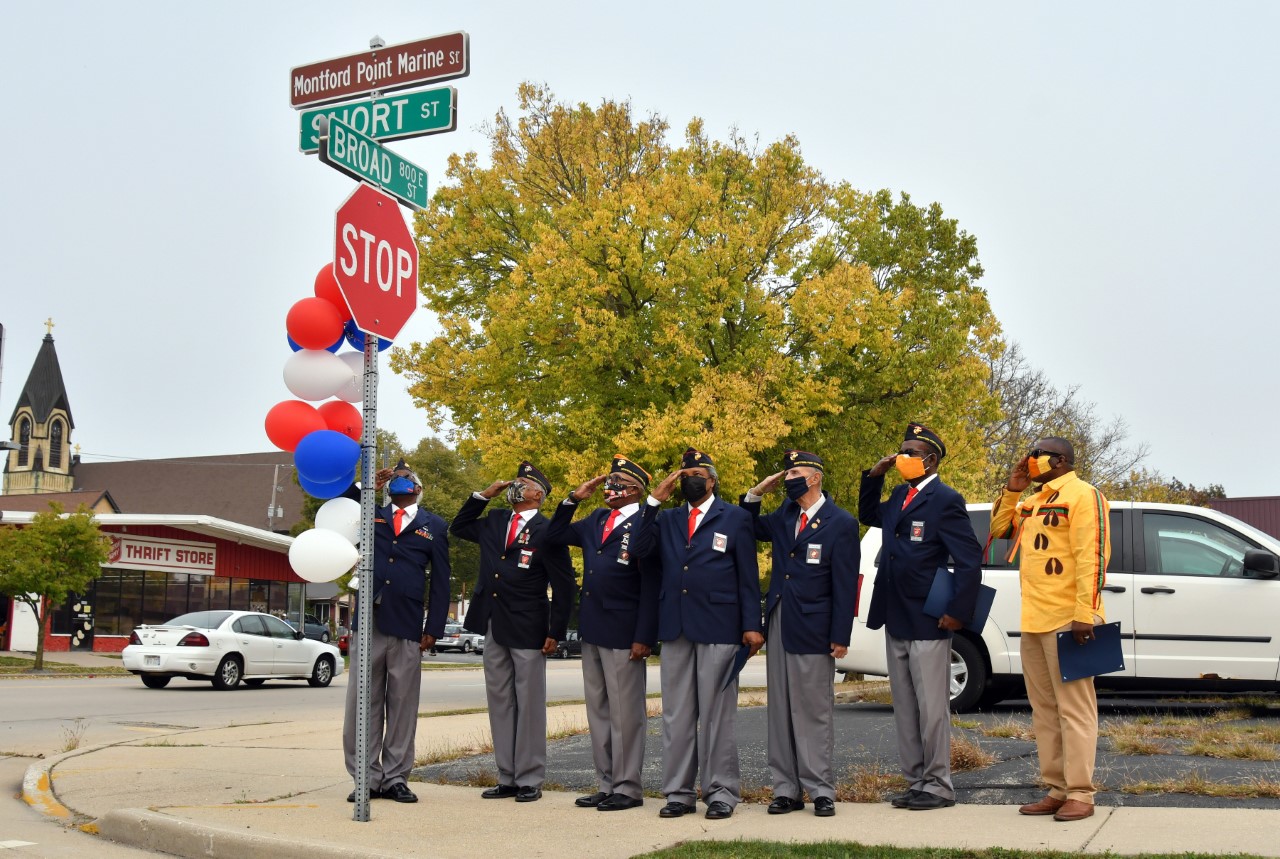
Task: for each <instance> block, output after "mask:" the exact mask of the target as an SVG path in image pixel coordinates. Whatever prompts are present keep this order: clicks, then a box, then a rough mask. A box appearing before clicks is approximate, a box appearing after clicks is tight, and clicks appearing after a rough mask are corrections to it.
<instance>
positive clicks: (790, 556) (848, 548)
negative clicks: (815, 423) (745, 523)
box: [739, 492, 861, 653]
mask: <svg viewBox="0 0 1280 859" xmlns="http://www.w3.org/2000/svg"><path fill="white" fill-rule="evenodd" d="M822 497H823V498H824V499H826V500H825V501H823V503H822V506H821V507H819V508H818V513H817V515H816V516H815V517H814V519H813V521H812V522H809V523H808V524H806V526H805V529H804V533H802V534H799V535H797V534H796V524H797V522H798V521H799V519H800V505H799V504H797V503H796V502H794V501H792V500H791V499H789V498H788V499H786V500H784V501H783V502H782V505H781V506H780V507H778V509H777V510H775V511H773V512H772V513H770V514H768V515H767V516H761V515H760V502H759V501H747V500H746V496H743V497H742V499H741V500H740V502H739V503H740V504H741V505H742V509H744V510H746V511H747V512H748V513H750V514H751V515H752V517H753V520H754V522H755V535H756V539H757V540H761V541H763V542H767V543H772V544H773V575H772V577H771V578H770V580H769V594H768V596H767V597H765V601H764V616H765V629H766V630H767V629H768V618H769V614H770V612H772V611H773V610H774V609H777V608H779V607H781V608H780V610H781V611H782V648H783V649H784V650H786V651H787V652H788V653H830V652H831V645H832V644H839V645H846V644H848V643H849V633H850V632H851V631H852V630H853V612H854V608H855V604H856V602H857V596H858V559H859V557H860V555H861V553H860V551H859V547H858V522H857V520H855V519H854V518H853V514H851V513H849V511H847V510H843V509H841V508H840V507H837V506H836V504H835V502H834V501H832V500H831V497H830V496H829V495H827V493H825V492H824V493H822ZM784 596H785V599H784V598H783V597H784Z"/></svg>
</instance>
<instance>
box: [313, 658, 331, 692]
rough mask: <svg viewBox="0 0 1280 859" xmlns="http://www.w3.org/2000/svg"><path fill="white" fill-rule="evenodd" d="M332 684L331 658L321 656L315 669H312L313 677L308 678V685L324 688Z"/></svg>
mask: <svg viewBox="0 0 1280 859" xmlns="http://www.w3.org/2000/svg"><path fill="white" fill-rule="evenodd" d="M331 682H333V662H332V661H330V659H329V657H327V656H321V657H320V658H319V659H317V660H316V664H315V667H314V668H312V669H311V676H310V677H308V678H307V683H309V684H311V685H312V686H316V687H321V688H323V687H325V686H328V685H329V684H330V683H331Z"/></svg>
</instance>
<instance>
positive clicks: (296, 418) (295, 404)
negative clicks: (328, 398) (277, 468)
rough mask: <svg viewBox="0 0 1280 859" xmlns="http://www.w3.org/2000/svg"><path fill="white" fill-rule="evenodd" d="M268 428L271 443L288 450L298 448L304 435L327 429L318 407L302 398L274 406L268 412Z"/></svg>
mask: <svg viewBox="0 0 1280 859" xmlns="http://www.w3.org/2000/svg"><path fill="white" fill-rule="evenodd" d="M266 428H267V438H269V439H271V443H272V444H274V445H275V446H276V447H278V448H280V449H281V450H288V451H292V450H293V449H294V448H296V447H297V446H298V442H299V441H301V440H302V437H303V436H305V435H308V434H310V433H312V432H315V431H316V430H322V429H327V427H326V426H325V423H324V418H323V417H322V416H321V415H320V412H319V411H317V410H316V407H315V406H313V405H311V404H310V403H304V402H302V401H301V400H285V401H284V402H280V403H276V404H275V405H274V406H272V407H271V410H270V411H269V412H267V420H266Z"/></svg>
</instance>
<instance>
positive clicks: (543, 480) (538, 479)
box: [516, 460, 551, 495]
mask: <svg viewBox="0 0 1280 859" xmlns="http://www.w3.org/2000/svg"><path fill="white" fill-rule="evenodd" d="M516 477H517V478H519V477H526V478H528V479H529V480H532V481H533V482H534V483H536V484H538V485H539V486H541V487H542V491H543V493H545V494H547V495H550V494H551V481H550V480H547V476H546V475H545V474H543V473H542V472H541V471H539V470H538V467H537V466H536V465H534V464H533V463H532V462H529V461H528V460H525V461H524V462H522V463H520V466H519V467H518V468H517V469H516Z"/></svg>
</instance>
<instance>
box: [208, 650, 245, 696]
mask: <svg viewBox="0 0 1280 859" xmlns="http://www.w3.org/2000/svg"><path fill="white" fill-rule="evenodd" d="M243 670H244V669H242V668H241V667H240V660H239V659H236V658H235V657H234V656H224V657H222V661H221V662H219V663H218V670H217V671H215V672H213V688H214V689H234V688H236V687H237V686H239V685H240V676H241V674H242V672H243Z"/></svg>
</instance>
